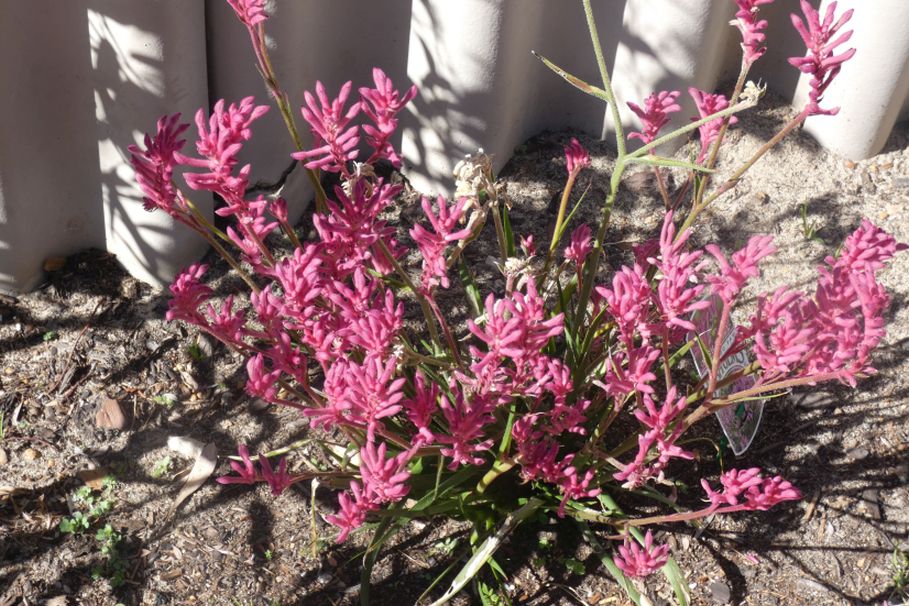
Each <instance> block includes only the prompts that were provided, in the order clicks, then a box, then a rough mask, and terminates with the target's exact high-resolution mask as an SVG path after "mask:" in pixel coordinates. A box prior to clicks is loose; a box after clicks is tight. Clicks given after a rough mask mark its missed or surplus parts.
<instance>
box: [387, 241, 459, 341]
mask: <svg viewBox="0 0 909 606" xmlns="http://www.w3.org/2000/svg"><path fill="white" fill-rule="evenodd" d="M377 243H378V246H379V250H380V251H381V252H382V254H383V255H385V259H386V260H387V261H388V262H389V263H391V266H392V267H394V270H395V272H396V273H397V274H398V276H399V277H400V278H401V280H403V281H404V284H406V285H407V288H409V289H410V290H411V292H412V293H413V294H414V296H415V297H416V298H417V301H418V302H419V303H420V309H422V310H423V318H424V320H426V329H427V330H428V331H429V337H430V339H432V342H433V344H434V345H435V346H436V347H438V348H439V349H442V343H441V341H439V331H438V329H437V328H436V320H435V318H434V317H433V313H432V308H431V307H430V306H429V302H428V301H427V300H426V297H425V296H423V293H421V292H420V290H419V289H418V288H417V287H416V285H415V284H414V283H413V280H411V279H410V275H409V274H408V273H407V271H406V270H405V269H404V268H403V267H401V264H400V263H398V260H397V259H395V257H394V255H392V254H391V251H390V250H388V246H387V245H386V244H385V242H383V241H382V239H381V238H379V240H378V242H377ZM452 355H456V354H454V353H453V354H452Z"/></svg>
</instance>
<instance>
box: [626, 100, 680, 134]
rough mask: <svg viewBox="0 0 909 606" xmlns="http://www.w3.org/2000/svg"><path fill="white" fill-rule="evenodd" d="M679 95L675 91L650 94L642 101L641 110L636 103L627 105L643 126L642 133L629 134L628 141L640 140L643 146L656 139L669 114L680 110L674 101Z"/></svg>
mask: <svg viewBox="0 0 909 606" xmlns="http://www.w3.org/2000/svg"><path fill="white" fill-rule="evenodd" d="M680 94H681V93H680V92H679V91H677V90H673V91H668V90H662V91H660V92H658V93H652V94H651V95H650V96H648V97H647V98H646V99H644V107H643V109H642V108H641V107H640V106H639V105H637V104H636V103H631V102H629V103H628V107H629V108H630V109H631V111H633V112H634V113H635V115H636V116H637V117H638V118H640V119H641V122H642V123H643V124H644V131H643V132H640V133H637V132H633V133H629V134H628V138H629V139H635V138H636V139H640V140H641V142H642V143H644V144H645V145H646V144H648V143H650V142H651V141H653V140H654V139H656V138H657V134H659V132H660V129H661V128H663V127H664V126H666V124H667V123H668V122H669V114H671V113H672V112H677V111H679V110H681V109H682V106H680V105H679V104H678V103H676V99H678V98H679V95H680Z"/></svg>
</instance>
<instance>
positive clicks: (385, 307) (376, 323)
mask: <svg viewBox="0 0 909 606" xmlns="http://www.w3.org/2000/svg"><path fill="white" fill-rule="evenodd" d="M381 303H382V304H380V303H379V302H377V303H376V305H374V306H373V307H372V308H370V309H368V310H365V311H363V312H362V313H361V314H358V315H356V316H353V317H349V318H348V322H349V324H348V326H347V328H346V329H342V330H341V331H339V335H341V336H344V337H346V338H347V340H348V342H349V343H350V344H351V345H355V346H358V347H362V348H363V351H365V352H366V354H367V355H378V356H384V355H385V354H387V353H388V352H389V350H390V349H391V347H392V344H393V343H394V341H395V339H396V338H397V336H398V333H399V332H400V331H401V328H402V327H403V326H404V304H403V303H401V302H398V301H396V300H395V298H394V293H393V292H391V290H386V291H385V297H384V299H382V300H381Z"/></svg>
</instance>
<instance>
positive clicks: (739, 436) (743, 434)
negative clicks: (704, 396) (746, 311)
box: [689, 295, 764, 456]
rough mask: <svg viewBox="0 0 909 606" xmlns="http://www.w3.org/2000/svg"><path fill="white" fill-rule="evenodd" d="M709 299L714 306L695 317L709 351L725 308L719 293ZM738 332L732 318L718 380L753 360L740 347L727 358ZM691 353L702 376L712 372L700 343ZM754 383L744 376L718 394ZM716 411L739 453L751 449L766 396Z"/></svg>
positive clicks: (701, 341) (696, 324) (727, 435)
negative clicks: (739, 349) (718, 295)
mask: <svg viewBox="0 0 909 606" xmlns="http://www.w3.org/2000/svg"><path fill="white" fill-rule="evenodd" d="M707 299H708V300H709V301H710V306H708V307H706V308H704V309H702V310H699V311H696V312H695V313H694V314H693V315H692V317H691V321H692V322H693V323H694V325H695V329H696V331H697V336H698V337H700V343H701V344H703V345H704V347H707V348H708V351H709V350H710V349H712V344H713V342H714V339H715V337H716V331H717V322H718V321H719V318H720V313H721V312H722V309H723V303H722V301H720V298H719V297H717V296H715V295H710V296H708V297H707ZM735 333H736V326H735V324H734V323H733V322H732V321H731V320H730V322H729V326H728V328H727V330H726V334H725V336H724V337H723V344H722V345H721V347H720V359H721V360H722V361H721V362H720V366H719V368H718V369H717V375H718V379H717V380H718V381H722V380H723V379H724V378H725V377H727V376H729V375H730V374H732V373H734V372H737V371H739V370H741V369H743V368H745V367H747V366H748V365H749V364H751V360H750V359H748V354H747V353H746V352H745V351H739V352H736V353H734V354H732V355H730V356H728V357H725V358H724V356H725V355H726V352H727V351H729V348H730V347H732V343H733V342H734V341H735ZM689 338H691V339H693V338H695V335H694V334H689ZM711 353H712V352H711ZM691 357H692V358H693V359H694V366H695V368H696V369H697V372H698V376H699V377H701V378H703V377H705V376H707V374H708V373H709V372H710V367H709V365H708V364H707V360H706V358H705V356H704V353H703V351H701V346H700V345H699V344H698V343H695V344H694V346H692V348H691ZM752 386H754V377H752V376H744V377H741V378H740V379H738V380H737V381H735V382H734V383H732V384H731V385H727V386H726V387H723V388H722V389H717V391H716V395H718V396H724V395H727V394H731V393H736V392H739V391H743V390H745V389H748V388H750V387H752ZM715 414H716V418H717V420H718V421H719V422H720V427H722V428H723V433H724V434H725V435H726V439H728V440H729V446H730V447H731V448H732V452H734V453H735V455H736V456H739V455H741V454H742V453H744V452H745V451H746V450H748V447H749V446H751V442H752V441H753V440H754V436H755V435H756V434H757V431H758V427H759V426H760V424H761V416H762V415H763V414H764V400H748V401H745V402H739V403H738V404H735V405H733V406H727V407H725V408H722V409H720V410H718V411H717V412H716V413H715Z"/></svg>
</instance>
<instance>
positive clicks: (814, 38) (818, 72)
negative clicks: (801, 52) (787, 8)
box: [789, 0, 855, 116]
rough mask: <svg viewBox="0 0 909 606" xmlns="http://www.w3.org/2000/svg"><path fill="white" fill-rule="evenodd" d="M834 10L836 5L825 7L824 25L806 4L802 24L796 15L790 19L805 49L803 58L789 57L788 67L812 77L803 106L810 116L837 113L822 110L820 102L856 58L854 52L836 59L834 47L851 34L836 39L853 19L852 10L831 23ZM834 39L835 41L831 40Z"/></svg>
mask: <svg viewBox="0 0 909 606" xmlns="http://www.w3.org/2000/svg"><path fill="white" fill-rule="evenodd" d="M836 6H837V3H836V2H831V3H830V4H829V5H828V6H827V12H826V13H825V14H824V21H823V22H821V18H820V13H818V11H816V10H814V7H812V6H811V5H810V4H809V3H808V2H807V0H801V7H802V12H803V13H804V14H805V21H804V22H803V21H802V19H801V18H800V17H798V16H797V15H795V14H791V15H790V18H791V19H792V25H793V27H795V29H796V31H797V32H798V33H799V35H800V36H801V37H802V40H803V41H804V42H805V46H806V47H807V55H806V56H804V57H790V59H789V63H790V64H791V65H792V66H793V67H796V68H798V69H799V71H801V72H804V73H806V74H811V92H809V93H808V104H807V105H806V106H805V110H806V111H807V112H808V115H809V116H812V115H817V114H826V115H829V116H833V115H836V114H837V113H838V112H839V111H840V108H838V107H833V108H830V109H822V108H821V106H820V103H821V101H822V100H823V96H824V91H826V90H827V87H828V86H830V83H831V82H832V81H833V79H834V78H835V77H836V76H837V74H839V73H840V69H841V68H842V65H843V63H845V62H846V61H848V60H849V59H851V58H852V56H853V55H854V54H855V49H854V48H850V49H849V50H847V51H844V52H842V53H840V54H839V55H836V54H834V53H835V52H836V47H837V46H839V45H841V44H845V43H846V42H848V41H849V39H850V38H851V37H852V30H849V31H847V32H843V33H842V34H839V35H837V33H838V32H839V30H840V29H841V28H842V27H843V26H844V25H845V24H846V22H847V21H849V19H851V18H852V12H853V11H852V9H849V10H847V11H846V12H845V13H843V14H842V15H841V16H840V18H839V19H837V21H836V23H834V22H833V20H834V18H835V13H836ZM806 22H807V27H806ZM834 36H836V37H835V38H834Z"/></svg>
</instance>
